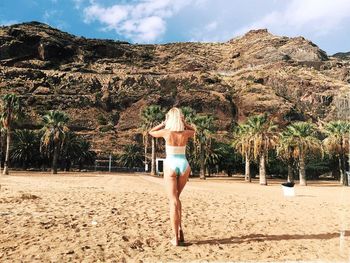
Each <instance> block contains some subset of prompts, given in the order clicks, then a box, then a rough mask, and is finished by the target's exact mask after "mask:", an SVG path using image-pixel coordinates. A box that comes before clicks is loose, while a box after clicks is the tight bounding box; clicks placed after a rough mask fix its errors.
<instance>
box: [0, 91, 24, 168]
mask: <svg viewBox="0 0 350 263" xmlns="http://www.w3.org/2000/svg"><path fill="white" fill-rule="evenodd" d="M2 101H3V111H2V115H1V121H2V125H3V127H4V129H5V130H6V155H5V164H4V171H3V174H9V171H8V169H9V158H10V146H11V135H12V129H13V124H14V122H15V121H16V120H17V119H18V117H19V114H20V110H21V105H20V101H19V97H17V95H16V94H12V93H11V94H6V95H4V96H3V97H2Z"/></svg>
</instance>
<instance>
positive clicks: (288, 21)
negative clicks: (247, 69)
mask: <svg viewBox="0 0 350 263" xmlns="http://www.w3.org/2000/svg"><path fill="white" fill-rule="evenodd" d="M347 18H350V1H349V0H332V1H329V0H292V1H290V2H288V4H287V6H286V8H284V9H283V10H281V11H272V12H270V13H269V14H267V15H265V16H264V17H262V18H261V19H258V20H257V21H255V22H254V23H252V24H250V25H248V26H244V27H242V28H240V29H239V30H237V31H236V34H243V33H245V32H247V31H248V30H250V29H256V28H268V29H270V30H272V31H274V32H277V33H291V34H296V33H297V34H300V33H304V34H305V33H311V34H314V35H316V36H317V35H326V34H328V33H329V32H331V31H332V30H336V29H338V28H339V27H340V26H341V24H342V22H343V21H344V20H345V19H347Z"/></svg>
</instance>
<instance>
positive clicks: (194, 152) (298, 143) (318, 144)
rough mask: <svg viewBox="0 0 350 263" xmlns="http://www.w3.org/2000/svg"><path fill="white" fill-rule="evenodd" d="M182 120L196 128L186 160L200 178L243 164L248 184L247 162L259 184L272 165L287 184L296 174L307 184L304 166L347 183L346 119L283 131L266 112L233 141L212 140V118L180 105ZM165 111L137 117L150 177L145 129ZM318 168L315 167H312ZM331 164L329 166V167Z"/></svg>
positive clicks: (349, 130) (155, 108) (153, 109)
mask: <svg viewBox="0 0 350 263" xmlns="http://www.w3.org/2000/svg"><path fill="white" fill-rule="evenodd" d="M181 109H182V112H183V114H184V116H185V119H186V121H187V122H189V123H191V124H193V125H194V126H195V127H196V130H197V132H196V135H195V138H194V139H193V140H190V142H189V143H188V145H187V153H188V160H189V162H190V164H191V167H192V170H195V171H196V170H198V171H199V174H200V178H202V179H205V177H206V174H207V172H208V174H210V173H211V172H212V171H215V169H216V171H217V172H218V171H224V172H226V173H227V174H228V175H229V176H230V175H232V171H233V170H236V171H237V170H238V171H240V169H241V162H242V160H243V162H244V164H245V169H244V174H245V180H246V181H249V182H251V178H252V174H251V164H252V163H255V164H257V166H258V174H259V183H260V184H261V185H267V176H266V174H267V171H266V166H267V165H268V164H269V162H272V161H273V162H274V164H273V165H274V167H271V166H270V167H269V168H270V170H274V171H276V172H281V170H284V169H280V171H278V169H276V168H277V167H280V168H281V166H285V167H287V171H286V172H287V180H288V181H289V182H294V173H295V172H294V171H295V170H297V172H298V177H299V181H300V185H306V184H307V181H306V179H307V175H306V171H307V169H306V162H309V166H311V167H312V164H314V166H315V167H314V169H318V170H319V171H329V170H331V171H332V172H333V174H334V175H335V177H336V179H339V181H340V183H341V184H343V185H348V184H349V182H348V178H347V176H346V168H347V167H346V166H347V165H348V164H347V161H346V160H347V158H346V156H347V154H348V153H349V136H350V122H349V121H342V120H336V121H330V122H328V123H325V122H320V123H319V124H318V125H316V124H313V123H311V122H302V121H296V122H292V123H290V124H289V125H288V126H286V127H284V128H283V127H279V126H278V125H277V124H275V123H273V122H272V120H271V119H269V118H268V115H267V114H262V115H254V116H250V117H248V119H247V121H245V122H244V123H240V124H237V125H236V126H235V128H234V130H233V134H232V137H233V139H232V143H229V144H228V143H223V142H220V141H217V140H215V139H214V138H213V135H214V134H215V132H216V131H217V130H218V128H217V127H216V126H215V125H214V118H213V116H211V115H203V114H197V113H196V112H195V111H194V110H193V109H192V108H190V107H182V108H181ZM164 116H165V109H162V108H161V107H160V106H159V105H150V106H148V107H146V108H145V109H144V110H143V111H142V113H141V118H142V120H143V121H142V126H141V127H142V129H143V131H144V132H143V137H144V140H143V141H144V151H145V152H144V157H145V158H146V159H145V162H147V148H148V144H149V140H150V139H151V145H152V147H151V158H150V159H151V174H155V158H156V157H155V156H156V145H157V138H149V137H150V136H149V135H148V130H149V129H150V128H151V127H153V126H154V125H157V124H159V123H160V122H161V121H163V120H164ZM320 163H321V164H323V167H322V166H321V165H319V166H320V167H317V164H320ZM329 166H331V167H329Z"/></svg>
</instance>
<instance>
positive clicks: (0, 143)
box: [0, 113, 5, 174]
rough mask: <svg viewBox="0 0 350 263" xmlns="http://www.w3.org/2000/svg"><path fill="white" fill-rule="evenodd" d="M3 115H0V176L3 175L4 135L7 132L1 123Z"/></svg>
mask: <svg viewBox="0 0 350 263" xmlns="http://www.w3.org/2000/svg"><path fill="white" fill-rule="evenodd" d="M1 116H2V113H0V174H1V168H2V166H1V164H2V153H3V134H4V132H5V129H4V126H3V124H2V121H1Z"/></svg>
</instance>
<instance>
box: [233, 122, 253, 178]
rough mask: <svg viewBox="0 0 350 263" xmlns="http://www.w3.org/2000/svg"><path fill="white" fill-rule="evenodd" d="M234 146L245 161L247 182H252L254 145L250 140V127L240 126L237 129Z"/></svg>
mask: <svg viewBox="0 0 350 263" xmlns="http://www.w3.org/2000/svg"><path fill="white" fill-rule="evenodd" d="M232 146H233V147H234V148H235V149H236V150H237V151H238V152H239V153H240V154H241V155H242V156H244V160H245V175H244V179H245V181H248V182H251V181H252V177H251V173H250V161H251V158H252V148H253V147H252V144H251V140H250V131H249V126H248V125H246V124H239V125H238V126H236V127H235V129H234V132H233V142H232Z"/></svg>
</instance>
